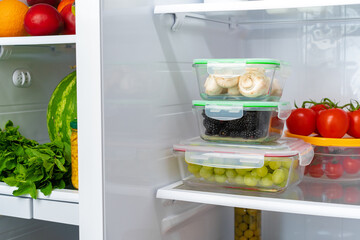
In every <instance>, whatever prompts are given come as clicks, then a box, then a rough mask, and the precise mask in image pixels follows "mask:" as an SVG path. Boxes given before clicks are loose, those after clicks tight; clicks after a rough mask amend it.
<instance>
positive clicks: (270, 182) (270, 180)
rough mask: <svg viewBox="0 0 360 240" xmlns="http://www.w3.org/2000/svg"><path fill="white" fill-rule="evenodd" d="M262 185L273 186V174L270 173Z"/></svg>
mask: <svg viewBox="0 0 360 240" xmlns="http://www.w3.org/2000/svg"><path fill="white" fill-rule="evenodd" d="M260 184H261V185H262V186H264V187H270V186H272V185H273V181H272V174H271V173H268V174H267V175H266V176H265V177H263V178H261V181H260Z"/></svg>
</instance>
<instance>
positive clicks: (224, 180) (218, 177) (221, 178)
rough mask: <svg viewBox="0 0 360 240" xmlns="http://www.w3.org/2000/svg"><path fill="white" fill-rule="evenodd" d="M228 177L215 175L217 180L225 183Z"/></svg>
mask: <svg viewBox="0 0 360 240" xmlns="http://www.w3.org/2000/svg"><path fill="white" fill-rule="evenodd" d="M226 179H227V178H226V176H225V175H215V181H216V182H218V183H224V182H226Z"/></svg>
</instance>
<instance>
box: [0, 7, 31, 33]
mask: <svg viewBox="0 0 360 240" xmlns="http://www.w3.org/2000/svg"><path fill="white" fill-rule="evenodd" d="M28 9H29V8H28V6H26V4H25V3H23V2H20V1H18V0H2V1H1V2H0V23H1V24H0V37H16V36H25V35H26V31H25V28H24V18H25V15H26V12H27V10H28Z"/></svg>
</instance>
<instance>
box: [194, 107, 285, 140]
mask: <svg viewBox="0 0 360 240" xmlns="http://www.w3.org/2000/svg"><path fill="white" fill-rule="evenodd" d="M193 111H194V113H195V115H196V118H197V121H198V125H199V129H200V136H201V138H202V139H204V140H207V141H216V142H237V143H263V142H272V141H275V140H277V139H279V138H280V137H281V135H282V132H283V128H284V122H285V120H286V118H287V117H288V116H289V114H290V104H289V103H288V102H241V101H239V102H236V101H198V100H196V101H193Z"/></svg>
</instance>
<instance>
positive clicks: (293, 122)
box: [286, 108, 316, 136]
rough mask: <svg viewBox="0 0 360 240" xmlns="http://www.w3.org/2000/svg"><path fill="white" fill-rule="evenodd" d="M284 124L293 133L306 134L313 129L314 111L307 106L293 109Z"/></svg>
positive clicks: (314, 121)
mask: <svg viewBox="0 0 360 240" xmlns="http://www.w3.org/2000/svg"><path fill="white" fill-rule="evenodd" d="M286 126H287V128H288V129H289V131H290V132H291V133H293V134H299V135H304V136H307V135H309V134H311V133H313V132H314V130H315V126H316V113H315V112H314V110H312V109H308V108H297V109H294V110H293V111H292V112H291V114H290V116H289V118H288V119H287V120H286Z"/></svg>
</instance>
